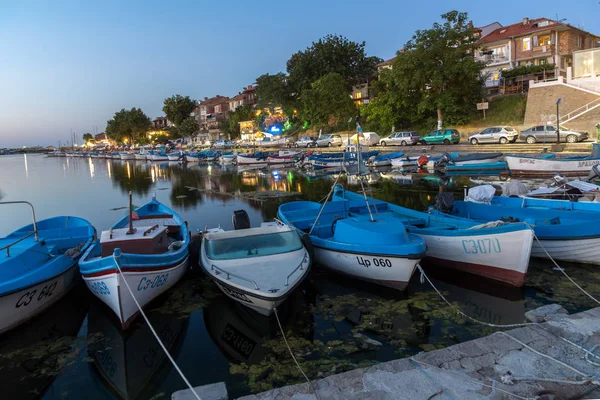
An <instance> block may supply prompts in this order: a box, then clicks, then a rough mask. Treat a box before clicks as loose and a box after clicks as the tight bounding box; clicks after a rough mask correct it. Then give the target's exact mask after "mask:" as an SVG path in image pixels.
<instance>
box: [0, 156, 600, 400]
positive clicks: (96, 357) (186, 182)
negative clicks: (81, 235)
mask: <svg viewBox="0 0 600 400" xmlns="http://www.w3.org/2000/svg"><path fill="white" fill-rule="evenodd" d="M336 177H337V176H336V175H328V174H325V173H316V174H308V173H304V172H302V171H298V170H296V169H293V168H265V169H250V170H243V169H238V168H236V167H235V166H226V167H221V166H219V165H216V164H215V165H192V166H185V165H181V164H178V163H169V162H163V163H150V162H139V161H133V160H131V161H121V160H105V159H90V158H64V157H63V158H48V157H45V156H43V155H11V156H0V198H1V199H2V201H16V200H27V201H29V202H31V203H32V204H33V205H34V207H35V211H36V217H37V218H38V220H39V219H43V218H48V217H52V216H57V215H74V216H79V217H83V218H86V219H87V220H89V221H90V222H91V223H92V224H93V225H94V226H95V227H96V229H97V230H98V232H100V231H102V230H106V229H108V228H109V227H110V226H111V225H112V224H113V223H114V222H115V221H116V220H118V219H120V218H121V217H122V216H123V215H124V214H125V213H126V212H127V211H128V193H129V191H131V192H132V193H133V202H134V205H142V204H144V203H146V202H147V201H148V200H150V199H151V197H152V196H153V195H156V197H157V199H158V200H159V201H161V202H163V203H165V204H166V205H168V206H169V207H171V208H173V209H174V210H175V211H177V212H178V213H179V214H180V215H181V216H182V217H183V219H184V220H186V221H187V222H188V224H189V227H190V229H191V230H192V232H194V233H195V232H197V231H198V230H202V229H204V227H217V226H221V227H223V228H224V229H230V228H231V227H232V222H231V215H232V213H233V211H235V210H239V209H245V210H246V211H247V212H248V214H249V216H250V221H251V224H252V225H254V226H256V225H258V224H259V223H260V222H262V221H266V220H271V219H273V218H274V217H275V216H276V214H277V207H278V205H280V204H282V203H283V202H287V201H292V200H297V199H302V200H313V201H320V200H322V199H323V198H324V197H325V196H326V195H327V193H328V192H329V190H330V188H331V185H332V183H333V181H334V180H335V179H336ZM369 179H370V184H371V186H372V188H373V195H374V196H375V197H377V198H380V199H382V200H385V201H389V202H394V203H397V204H400V205H402V206H405V207H410V208H414V209H418V210H423V209H425V208H426V207H427V206H429V205H432V204H433V203H434V202H435V196H436V195H437V194H438V193H439V192H440V190H445V191H455V192H456V197H457V198H458V197H461V196H462V191H463V187H464V186H465V185H473V184H474V183H473V182H472V181H471V180H470V179H469V178H467V177H451V178H444V179H440V178H439V177H435V176H430V175H427V174H418V173H413V174H410V173H407V174H401V173H395V172H386V173H373V174H372V175H371V176H370V177H369ZM486 179H488V180H494V178H493V177H488V178H486ZM496 179H497V178H496ZM340 182H341V183H342V184H344V185H345V186H347V187H348V188H349V189H350V190H358V187H359V186H357V184H356V182H354V181H353V180H352V178H345V177H344V178H342V179H340ZM0 207H1V208H0V221H1V223H0V235H1V236H4V235H6V234H8V233H10V232H11V231H13V230H15V229H17V228H19V227H21V226H23V225H26V224H28V223H30V222H31V215H30V211H29V210H28V209H27V208H25V207H21V206H18V205H2V206H0ZM561 266H562V267H564V268H565V269H566V271H567V272H568V273H569V275H570V276H571V277H573V278H574V279H575V280H576V281H577V282H578V283H579V284H581V285H582V287H584V288H585V289H586V290H588V291H590V292H591V293H592V294H600V270H598V267H597V266H586V265H577V264H567V263H561ZM424 267H425V269H426V271H427V273H428V274H429V276H430V277H432V281H433V282H434V284H435V285H436V286H437V287H438V289H440V291H442V292H443V293H444V295H445V296H446V297H447V298H448V300H449V301H451V302H452V303H453V304H455V305H456V306H457V307H459V308H460V309H461V310H463V311H464V312H466V313H467V314H469V315H471V316H473V317H475V318H478V319H480V320H483V321H486V322H490V323H494V324H512V323H519V322H522V321H523V320H524V314H525V312H527V311H529V310H531V309H534V308H536V307H539V306H541V305H544V304H548V303H560V304H561V305H563V306H564V307H565V308H566V309H567V310H568V311H569V312H577V311H582V310H585V309H588V308H591V307H593V306H594V305H595V304H594V303H592V301H591V300H590V299H589V298H587V297H586V296H585V295H584V294H583V293H581V292H579V291H578V290H576V289H575V288H574V287H573V286H572V284H571V283H570V282H568V281H567V280H566V279H565V278H564V277H563V275H562V274H560V272H558V271H556V270H555V269H554V268H553V267H554V265H553V264H552V263H551V262H550V261H545V260H532V261H531V263H530V267H529V273H528V277H527V280H526V282H525V285H524V287H522V288H514V287H507V286H503V285H500V284H496V283H493V282H489V281H486V280H484V279H482V278H479V277H474V276H470V275H467V274H461V273H458V272H456V271H454V270H445V269H443V268H434V267H433V266H428V265H427V264H425V263H424ZM419 278H420V277H419V275H418V273H417V274H415V276H413V279H412V280H411V282H410V284H409V287H408V289H407V290H406V291H405V292H397V291H394V290H392V289H386V288H383V287H380V286H375V285H371V284H368V283H365V282H362V281H358V280H353V279H349V278H345V277H342V276H340V275H337V274H334V273H331V272H328V271H326V270H324V269H322V268H320V267H319V266H318V265H316V266H315V267H314V268H313V270H312V271H311V272H310V275H309V277H308V279H307V280H306V281H305V283H304V284H303V285H302V286H301V287H300V288H299V290H297V291H295V292H294V294H293V295H292V296H291V298H290V299H288V301H287V302H286V303H284V304H283V306H282V307H281V309H280V310H279V314H280V316H281V322H282V325H283V329H284V330H285V332H286V335H287V337H288V341H289V343H290V346H291V347H292V349H293V351H294V354H295V356H296V357H297V358H298V361H299V362H300V364H301V365H302V368H303V369H304V371H306V372H307V374H308V375H309V377H310V378H318V377H324V376H327V375H330V374H333V373H339V372H342V371H347V370H350V369H354V368H358V367H364V366H369V365H374V364H376V363H379V362H384V361H389V360H393V359H397V358H402V357H407V356H411V355H414V354H416V353H419V352H422V351H429V350H433V349H437V348H443V347H446V346H449V345H452V344H456V343H460V342H463V341H466V340H469V339H473V338H477V337H481V336H484V335H487V334H490V333H491V332H493V331H494V329H493V328H489V327H483V326H481V325H475V324H473V323H471V322H469V321H467V320H465V319H463V318H461V317H460V316H458V315H457V314H456V313H455V312H453V311H452V310H451V308H450V307H448V306H447V305H446V304H445V303H444V302H443V301H442V300H441V299H440V298H439V297H438V295H437V294H436V293H435V292H434V291H433V289H432V288H431V287H430V286H429V285H428V284H427V282H421V280H420V279H419ZM147 314H148V317H149V319H150V321H151V323H152V324H153V326H154V328H155V329H156V331H157V332H158V334H159V336H160V337H161V339H162V340H163V342H164V343H165V345H166V346H167V348H168V349H169V351H170V353H171V354H172V356H173V357H174V358H175V360H176V361H177V363H178V364H179V366H180V367H181V369H182V371H183V372H184V373H185V375H186V376H187V377H188V379H189V380H190V382H191V383H192V385H193V386H200V385H204V384H209V383H214V382H219V381H224V382H226V384H227V387H228V391H229V394H230V396H231V397H232V398H235V397H239V396H242V395H245V394H250V393H256V392H260V391H264V390H268V389H270V388H273V387H279V386H283V385H287V384H291V383H297V382H301V381H302V376H301V374H300V372H299V371H298V370H297V369H296V367H295V364H294V362H293V360H292V359H291V358H290V355H289V353H288V350H287V347H286V346H285V344H284V341H283V339H282V337H281V333H280V331H279V328H278V326H277V322H276V320H274V319H273V317H271V318H268V317H265V316H262V315H259V314H257V313H255V312H253V311H250V310H248V309H246V308H243V307H242V306H240V305H239V304H237V303H234V302H232V301H231V300H229V299H227V298H225V296H224V295H223V294H221V292H220V291H219V290H218V289H217V288H216V287H215V285H214V284H213V283H212V282H211V281H210V280H209V279H208V278H207V277H205V276H203V275H202V273H201V271H200V269H199V268H198V267H197V266H192V269H191V270H190V271H189V272H188V273H187V274H186V275H185V276H184V278H183V279H182V280H181V281H180V282H179V283H178V284H177V285H175V286H174V287H173V288H172V289H171V290H170V291H168V292H167V293H165V295H163V296H161V297H160V298H158V299H156V301H154V302H153V303H151V304H150V305H149V306H148V307H147ZM0 387H1V388H2V398H7V399H37V398H41V399H48V400H50V399H52V400H54V399H82V398H85V399H86V400H96V399H98V400H100V399H170V397H171V393H173V392H174V391H176V390H180V389H184V388H185V384H184V382H183V381H182V380H181V378H180V377H179V375H178V374H177V372H176V371H175V370H174V369H173V368H172V366H171V364H170V363H169V361H168V359H167V358H166V357H165V355H164V353H163V352H162V350H161V348H160V347H159V345H158V343H157V341H156V340H155V338H154V336H153V335H152V333H151V332H150V330H149V328H148V326H147V325H146V323H145V322H144V321H143V320H142V319H141V318H138V319H137V320H136V321H135V322H134V323H133V324H132V326H131V328H130V329H128V330H127V331H125V332H123V331H121V329H120V326H119V324H118V322H117V321H116V318H115V317H114V315H113V313H112V312H111V311H110V310H109V309H108V308H107V307H105V306H104V305H103V304H102V303H100V302H99V301H98V300H97V299H96V298H94V297H93V296H92V295H91V293H89V292H88V290H87V288H86V287H85V286H84V285H83V284H82V283H80V284H79V285H78V286H77V287H76V288H75V289H74V290H73V291H71V292H70V293H69V294H68V295H67V296H66V297H65V298H64V299H62V300H61V301H60V302H58V303H57V304H56V305H54V306H52V307H51V308H50V309H48V310H47V311H45V312H44V313H43V314H42V315H41V316H39V317H37V318H35V319H33V320H32V321H30V322H28V323H27V324H25V325H23V326H21V327H19V328H17V329H15V330H13V331H11V332H8V333H7V334H5V335H2V336H1V337H0Z"/></svg>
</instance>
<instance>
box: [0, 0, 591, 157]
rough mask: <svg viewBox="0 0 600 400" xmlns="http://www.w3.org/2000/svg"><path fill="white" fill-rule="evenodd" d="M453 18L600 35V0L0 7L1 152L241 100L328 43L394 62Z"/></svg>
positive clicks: (16, 0) (16, 2)
mask: <svg viewBox="0 0 600 400" xmlns="http://www.w3.org/2000/svg"><path fill="white" fill-rule="evenodd" d="M449 4H452V5H451V6H450V5H449ZM574 5H576V6H574ZM451 9H457V10H459V11H466V12H468V13H469V15H470V17H471V19H472V20H473V22H474V24H475V25H476V26H483V25H487V24H489V23H491V22H494V21H498V22H500V23H501V24H503V25H508V24H512V23H515V22H518V21H520V20H521V19H522V18H523V17H526V16H527V17H530V18H536V17H548V18H552V19H555V18H556V17H557V16H558V18H561V19H562V18H566V22H568V23H570V24H571V25H574V26H579V27H583V29H585V30H587V31H590V32H593V33H596V34H600V20H599V19H598V18H597V17H598V15H600V4H599V3H598V0H577V1H576V2H565V1H564V0H562V1H559V0H546V1H544V2H543V3H540V2H524V1H517V0H505V1H503V2H501V3H497V2H496V3H490V2H488V3H485V2H475V1H464V0H462V1H456V0H455V1H452V2H448V1H445V0H422V1H419V2H417V3H414V2H413V3H410V5H407V3H406V2H401V1H397V0H396V1H388V0H380V1H377V2H368V1H364V0H362V1H355V0H344V1H323V0H319V1H314V0H302V1H283V2H273V1H261V0H256V1H253V2H246V1H230V2H217V1H212V2H208V1H197V0H196V1H174V2H164V1H161V2H159V1H149V0H146V1H139V2H137V1H110V0H109V1H102V2H93V1H80V0H79V1H67V0H61V1H27V0H0V38H1V39H0V119H1V121H2V123H1V124H0V148H2V147H20V146H23V145H37V144H40V145H49V144H54V145H57V144H58V142H59V141H62V142H63V143H65V142H67V140H69V138H70V131H71V129H72V130H73V131H74V132H76V133H77V136H78V137H79V138H81V135H82V134H83V133H85V132H92V133H93V132H94V129H95V130H96V131H97V132H102V131H103V130H104V128H105V126H106V121H107V120H108V119H110V118H111V117H112V115H113V114H114V112H115V111H118V110H120V109H121V108H131V107H141V108H142V110H143V111H144V112H145V113H146V114H147V115H148V116H149V117H151V118H156V117H158V116H160V115H162V111H161V108H162V102H163V99H164V98H165V97H168V96H171V95H173V94H177V93H179V94H182V95H189V96H191V97H192V98H195V99H200V98H203V97H204V96H209V97H210V96H214V95H216V94H221V95H225V96H232V95H235V94H237V93H238V92H239V91H240V90H241V89H242V87H243V86H244V85H248V84H251V83H253V82H254V80H255V78H256V77H258V76H260V75H261V74H263V73H267V72H268V73H275V72H279V71H285V62H286V60H287V59H288V58H289V57H290V55H291V54H293V53H294V52H296V51H298V50H301V49H305V48H306V47H308V46H309V45H310V44H311V42H312V41H316V40H318V39H319V38H320V37H322V36H324V35H326V34H328V33H334V34H342V35H344V36H346V37H348V38H349V39H351V40H355V41H363V40H364V41H366V43H367V52H368V54H369V55H375V56H378V57H381V58H383V59H388V58H390V57H393V56H394V55H395V52H396V50H398V49H399V48H401V47H402V45H403V44H404V43H405V42H406V41H407V40H408V39H410V37H411V35H412V34H413V32H414V31H415V30H416V29H426V28H429V27H430V26H431V25H432V23H433V22H434V21H436V20H439V18H440V15H441V14H442V13H444V12H446V11H449V10H451Z"/></svg>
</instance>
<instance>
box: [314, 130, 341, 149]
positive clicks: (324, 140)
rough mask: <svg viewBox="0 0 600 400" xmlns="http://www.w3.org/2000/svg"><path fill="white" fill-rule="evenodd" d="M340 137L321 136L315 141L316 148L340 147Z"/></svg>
mask: <svg viewBox="0 0 600 400" xmlns="http://www.w3.org/2000/svg"><path fill="white" fill-rule="evenodd" d="M342 144H343V143H342V137H341V136H340V135H338V134H335V133H334V134H329V135H321V136H319V138H318V139H317V147H332V146H341V145H342Z"/></svg>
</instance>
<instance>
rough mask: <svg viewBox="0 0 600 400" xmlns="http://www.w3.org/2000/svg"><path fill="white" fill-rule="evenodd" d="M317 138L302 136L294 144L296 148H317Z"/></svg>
mask: <svg viewBox="0 0 600 400" xmlns="http://www.w3.org/2000/svg"><path fill="white" fill-rule="evenodd" d="M316 142H317V138H316V137H314V136H302V137H301V138H300V139H298V140H297V141H296V143H294V146H295V147H306V148H308V147H313V146H316Z"/></svg>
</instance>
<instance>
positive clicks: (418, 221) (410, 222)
mask: <svg viewBox="0 0 600 400" xmlns="http://www.w3.org/2000/svg"><path fill="white" fill-rule="evenodd" d="M398 221H400V222H402V223H403V224H404V225H405V226H415V227H419V226H427V221H425V220H424V219H423V218H411V219H399V220H398Z"/></svg>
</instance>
